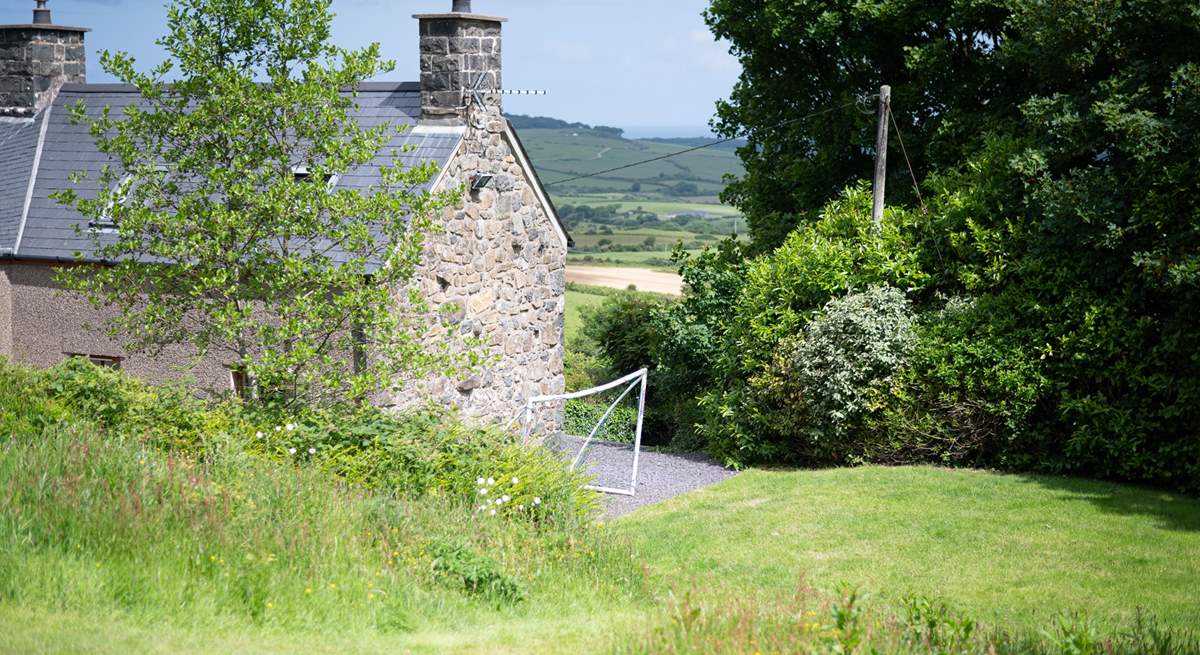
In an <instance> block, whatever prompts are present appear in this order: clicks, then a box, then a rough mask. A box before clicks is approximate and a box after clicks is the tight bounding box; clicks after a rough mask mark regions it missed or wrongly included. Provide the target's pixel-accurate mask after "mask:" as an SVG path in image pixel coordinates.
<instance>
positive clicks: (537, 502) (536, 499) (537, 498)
mask: <svg viewBox="0 0 1200 655" xmlns="http://www.w3.org/2000/svg"><path fill="white" fill-rule="evenodd" d="M533 504H534V505H541V504H542V497H541V496H534V497H533Z"/></svg>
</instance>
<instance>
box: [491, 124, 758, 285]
mask: <svg viewBox="0 0 1200 655" xmlns="http://www.w3.org/2000/svg"><path fill="white" fill-rule="evenodd" d="M512 118H513V119H514V124H516V125H517V127H518V129H519V130H520V135H521V140H522V142H523V143H524V145H525V149H526V150H527V151H528V152H529V156H530V158H531V159H532V160H533V164H534V166H535V167H536V168H537V171H538V175H539V176H540V177H541V179H542V182H543V183H544V184H546V185H547V190H548V191H549V192H550V195H551V197H552V198H553V200H554V202H555V204H556V205H557V207H558V209H559V216H560V218H562V219H563V221H564V222H565V223H566V225H567V229H568V230H570V232H571V236H572V237H574V239H575V248H574V249H573V250H572V252H571V254H570V259H569V261H570V262H571V263H572V264H575V265H579V264H583V265H607V266H639V267H643V268H654V269H660V270H662V269H672V268H673V266H672V265H671V262H670V251H671V250H673V249H674V248H675V247H676V245H677V244H683V245H684V247H685V248H687V249H688V250H689V251H690V252H698V251H699V249H700V248H703V247H705V246H707V245H711V244H714V243H716V242H717V241H718V240H720V239H722V238H725V237H727V236H729V235H731V234H735V233H737V234H739V235H740V233H741V232H744V229H745V221H744V220H742V218H741V215H740V212H738V210H737V209H736V208H734V207H729V206H727V205H723V204H721V202H720V199H719V198H718V196H719V195H720V193H721V191H722V190H724V188H725V184H726V182H725V178H726V176H729V175H732V176H738V175H741V174H742V173H743V172H744V169H743V167H742V164H741V161H740V160H739V159H738V158H737V154H736V152H735V149H736V145H737V144H736V143H725V144H714V145H713V146H712V147H707V148H703V149H701V150H692V151H690V152H681V151H685V150H687V149H689V148H693V147H695V146H698V145H704V144H713V143H714V140H713V139H711V138H703V137H697V138H694V139H625V138H622V136H621V133H620V130H617V129H615V128H606V127H590V126H587V125H582V124H568V123H565V122H564V121H560V120H556V119H551V118H544V117H528V116H525V117H512ZM518 121H520V122H518ZM672 153H680V154H678V155H677V156H672V157H669V158H667V159H661V160H658V161H654V162H649V163H645V164H638V165H635V166H630V167H628V168H622V169H621V170H617V171H612V172H608V173H601V171H606V170H609V169H612V168H617V167H621V166H627V165H629V164H634V163H637V162H642V161H644V160H646V159H652V158H655V157H661V156H663V155H668V154H672ZM596 173H599V174H598V175H595V176H594V177H585V178H581V179H571V178H575V177H577V176H581V175H592V174H596Z"/></svg>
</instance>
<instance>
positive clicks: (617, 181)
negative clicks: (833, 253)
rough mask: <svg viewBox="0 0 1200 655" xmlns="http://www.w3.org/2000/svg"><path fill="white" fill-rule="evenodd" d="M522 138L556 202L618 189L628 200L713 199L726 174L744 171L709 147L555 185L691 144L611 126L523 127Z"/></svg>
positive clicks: (727, 153)
mask: <svg viewBox="0 0 1200 655" xmlns="http://www.w3.org/2000/svg"><path fill="white" fill-rule="evenodd" d="M521 140H522V142H523V143H524V144H525V148H526V149H527V150H528V151H529V156H530V157H531V158H532V159H533V164H534V166H536V167H537V169H538V173H539V174H540V175H541V177H542V181H543V182H544V183H545V184H547V186H548V188H549V190H550V193H551V194H552V195H553V196H554V197H555V200H556V201H557V200H558V198H560V197H568V196H580V195H592V194H601V193H619V194H622V196H624V195H628V196H630V198H629V199H630V200H638V199H645V200H666V199H691V198H700V199H702V200H701V201H708V202H714V199H715V196H716V195H717V194H719V193H720V192H721V190H722V189H723V188H725V184H724V182H722V177H723V176H724V175H725V174H727V173H733V174H737V175H740V174H741V173H742V164H741V161H739V160H738V158H737V155H736V154H735V153H734V152H733V151H732V150H730V149H727V148H705V149H703V150H695V151H692V152H688V153H684V154H681V155H679V156H676V157H671V158H669V159H663V160H660V161H655V162H651V163H648V164H642V165H639V166H635V167H632V168H627V169H624V170H620V171H614V172H612V173H605V174H603V175H599V176H597V177H592V178H586V179H582V180H573V181H570V182H565V183H563V184H555V181H556V180H565V179H567V178H570V177H574V176H576V175H587V174H589V173H595V172H597V171H602V170H607V169H610V168H615V167H617V166H624V165H626V164H631V163H634V162H639V161H643V160H646V159H650V158H653V157H659V156H662V155H667V154H670V153H675V152H679V151H680V150H684V149H686V148H687V146H683V145H679V144H677V143H674V142H664V141H649V140H636V139H625V138H622V137H620V136H618V135H617V134H615V133H614V132H612V131H609V130H594V129H593V130H589V129H578V128H565V129H537V128H526V129H522V130H521ZM635 184H636V185H638V187H635V186H634V185H635ZM635 188H636V189H637V190H636V191H635V190H634V189H635Z"/></svg>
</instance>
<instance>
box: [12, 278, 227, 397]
mask: <svg viewBox="0 0 1200 655" xmlns="http://www.w3.org/2000/svg"><path fill="white" fill-rule="evenodd" d="M55 270H56V267H55V266H52V265H47V264H42V263H34V262H30V263H25V262H13V263H5V264H0V279H3V280H4V282H2V283H0V321H2V322H3V323H4V324H6V325H8V326H10V329H9V335H10V337H9V341H8V344H7V345H8V347H7V349H6V350H4V346H5V342H4V337H3V335H4V329H3V328H0V353H2V354H5V355H7V356H8V357H10V359H12V360H13V361H16V362H19V363H22V364H27V365H30V366H38V367H48V366H53V365H54V364H56V363H58V362H59V361H61V360H62V359H63V358H65V357H67V356H68V354H86V355H100V356H105V357H120V358H121V360H122V361H121V370H122V371H125V372H127V373H130V374H132V375H135V376H137V377H139V378H142V379H143V380H146V381H148V382H154V383H159V382H167V381H171V380H184V381H187V382H189V383H191V384H193V385H194V386H196V387H197V388H198V389H199V390H201V391H203V392H206V393H213V394H219V393H227V392H228V391H229V389H230V378H229V370H228V369H227V368H226V367H225V366H223V365H222V363H221V362H219V361H217V360H216V359H215V358H211V357H210V358H206V359H204V360H201V361H199V362H197V363H195V366H194V367H193V366H192V365H193V359H194V358H193V357H191V356H190V351H189V349H187V348H184V347H174V348H168V349H167V350H166V351H165V352H163V353H162V354H161V355H159V356H158V357H149V356H147V355H145V354H140V353H131V352H128V351H126V350H125V349H124V348H122V347H121V345H120V344H119V343H117V342H115V341H113V340H112V339H110V338H108V337H107V336H106V335H105V334H104V332H103V329H102V327H101V326H102V325H103V321H104V319H105V318H106V312H104V311H101V310H97V309H95V308H94V307H92V306H91V305H90V304H89V303H88V302H87V301H86V300H85V299H84V298H83V297H82V296H80V295H79V294H76V293H74V292H70V291H65V290H63V289H62V288H61V287H60V286H59V285H58V284H56V283H55V282H54V277H53V276H54V272H55ZM6 301H7V306H8V312H7V316H6V312H5V309H4V306H5V304H6Z"/></svg>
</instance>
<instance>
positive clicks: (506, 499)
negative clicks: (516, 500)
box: [500, 494, 512, 503]
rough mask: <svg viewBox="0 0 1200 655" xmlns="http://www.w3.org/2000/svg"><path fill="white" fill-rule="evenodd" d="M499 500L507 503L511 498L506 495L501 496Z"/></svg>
mask: <svg viewBox="0 0 1200 655" xmlns="http://www.w3.org/2000/svg"><path fill="white" fill-rule="evenodd" d="M500 500H503V501H504V502H506V503H507V502H508V501H510V500H512V498H510V497H509V496H508V494H504V495H503V496H501V498H500Z"/></svg>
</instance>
